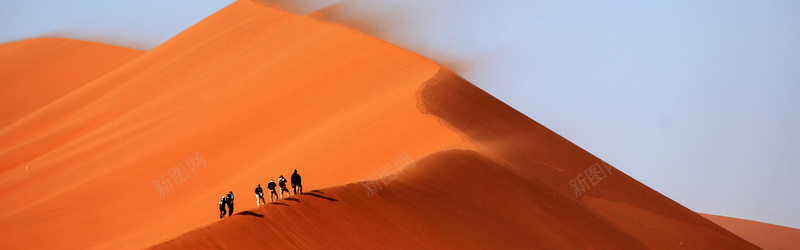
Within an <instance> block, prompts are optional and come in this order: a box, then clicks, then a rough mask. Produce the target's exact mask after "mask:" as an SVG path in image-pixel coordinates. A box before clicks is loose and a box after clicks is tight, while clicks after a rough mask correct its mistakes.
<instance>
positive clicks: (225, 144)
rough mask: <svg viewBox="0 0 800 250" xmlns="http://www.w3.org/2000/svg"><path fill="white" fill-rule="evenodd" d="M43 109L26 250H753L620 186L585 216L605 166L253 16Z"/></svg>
mask: <svg viewBox="0 0 800 250" xmlns="http://www.w3.org/2000/svg"><path fill="white" fill-rule="evenodd" d="M26 42H28V41H26ZM23 43H25V42H23ZM96 64H97V65H95V64H93V63H92V62H87V63H86V64H85V67H100V64H102V61H99V62H97V63H96ZM31 84H34V82H32V83H31ZM43 101H44V102H45V103H47V102H48V101H49V103H48V104H47V105H46V106H43V107H42V108H39V109H36V110H35V111H30V112H29V113H27V114H26V115H25V117H24V118H22V119H20V120H19V121H18V122H16V123H14V124H12V125H9V126H6V127H4V128H2V129H0V170H2V172H0V173H2V175H0V199H2V200H4V201H8V200H12V201H14V205H13V206H10V207H9V208H8V209H7V210H5V211H4V213H2V214H0V244H2V245H3V246H4V247H7V248H11V249H13V248H21V247H22V248H123V247H128V248H141V247H147V246H152V245H154V244H158V243H159V242H163V241H165V240H168V239H171V238H173V237H176V236H179V235H181V234H182V233H185V232H188V231H191V230H192V229H196V228H198V227H200V229H198V230H196V231H192V232H189V233H187V234H184V235H182V236H180V237H178V238H176V239H174V240H171V241H168V242H166V243H165V244H164V245H159V246H158V247H168V248H172V247H182V248H191V247H215V246H227V247H241V248H252V247H256V246H297V247H319V246H342V247H344V246H361V247H393V246H394V247H404V246H408V247H411V246H419V245H425V246H440V247H445V246H449V247H495V246H498V247H499V246H523V245H530V246H544V247H551V248H569V247H577V248H587V247H590V246H595V247H599V248H619V247H625V248H627V247H641V246H645V247H654V248H683V247H687V246H688V247H694V248H727V249H731V248H740V249H741V248H754V246H753V245H751V244H749V243H748V242H746V241H744V240H742V239H741V238H739V237H737V236H735V235H733V234H732V233H730V232H728V231H726V230H724V229H722V228H721V227H719V226H717V225H715V224H713V223H711V222H710V221H708V220H706V219H705V218H703V217H701V216H699V215H697V214H695V213H694V212H692V211H690V210H688V209H686V208H684V207H682V206H681V205H679V204H677V203H675V202H673V201H671V200H670V199H668V198H666V197H664V196H662V195H660V194H659V193H657V192H655V191H653V190H651V189H649V188H648V187H646V186H644V185H642V184H641V183H639V182H637V181H635V180H633V179H631V178H630V177H628V176H626V175H625V174H624V173H621V172H619V171H617V170H616V169H614V168H612V167H609V168H604V167H603V166H602V165H598V167H602V168H603V170H602V171H603V172H604V173H606V174H607V175H608V176H607V178H605V179H602V180H601V181H600V182H598V183H596V185H592V184H589V185H592V186H591V189H590V190H587V191H586V192H585V193H584V194H583V195H582V196H581V197H577V196H576V195H575V193H574V192H573V191H572V190H570V185H569V181H570V180H571V179H574V178H575V177H576V176H578V175H579V174H581V173H585V171H586V169H587V168H589V167H590V166H593V164H602V162H601V161H600V159H598V158H596V157H594V156H592V155H590V154H589V153H587V152H585V151H584V150H582V149H580V148H579V147H577V146H575V145H574V144H572V143H570V142H569V141H567V140H565V139H564V138H562V137H560V136H558V135H557V134H555V133H553V132H552V131H550V130H548V129H547V128H545V127H543V126H541V125H539V124H537V123H536V122H534V121H533V120H531V119H529V118H528V117H525V116H524V115H522V114H520V113H519V112H517V111H515V110H514V109H512V108H510V107H508V106H507V105H505V104H503V103H502V102H500V101H499V100H496V99H495V98H493V97H491V96H490V95H488V94H486V93H485V92H483V91H481V90H480V89H478V88H476V87H475V86H473V85H471V84H469V83H468V82H466V81H464V80H463V79H461V78H460V77H458V76H456V75H455V74H453V73H452V72H450V71H448V70H446V69H443V68H441V67H440V66H439V65H437V64H436V63H434V62H431V61H429V60H427V59H425V58H422V57H420V56H418V55H415V54H413V53H410V52H407V51H404V50H402V49H400V48H398V47H395V46H393V45H390V44H387V43H385V42H382V41H379V40H377V39H374V38H371V37H368V36H365V35H363V34H361V33H359V32H356V31H353V30H351V29H348V28H346V27H341V26H337V25H330V24H326V23H324V22H320V21H319V20H315V19H313V18H311V17H297V16H293V15H290V14H287V13H285V12H282V11H279V10H275V9H270V8H267V7H264V6H261V5H258V4H254V3H251V2H247V1H239V2H236V3H234V4H232V5H231V6H229V7H227V8H225V9H223V10H222V11H220V12H218V13H216V14H214V15H212V16H210V17H209V18H207V19H205V20H203V21H202V22H200V23H198V24H197V25H195V26H193V27H191V28H190V29H188V30H186V31H184V32H182V33H181V34H179V35H178V36H176V37H174V38H173V39H171V40H169V41H167V42H166V43H164V44H162V45H161V46H159V47H157V48H155V49H154V50H152V51H149V52H146V53H145V54H143V55H141V56H138V57H136V59H134V60H132V61H130V62H128V63H125V64H124V65H121V66H119V67H117V68H116V69H115V70H113V71H111V72H109V73H107V74H104V75H102V76H99V77H98V78H96V79H95V80H93V81H91V82H89V83H86V84H85V85H83V86H81V87H80V88H77V89H75V90H73V91H71V92H69V93H66V94H64V95H63V97H61V98H59V99H57V100H43ZM404 152H405V153H407V155H408V158H406V159H410V160H414V161H415V164H413V165H411V166H413V167H409V168H408V169H403V171H402V173H401V174H398V175H397V178H396V179H394V180H393V181H392V182H389V183H388V184H386V182H383V181H384V180H385V179H381V180H376V182H373V184H374V183H378V181H380V183H383V184H380V183H378V185H381V186H380V187H381V189H380V190H377V191H378V193H377V194H376V195H374V196H371V197H370V196H369V193H368V192H367V189H365V187H364V185H363V183H361V182H360V181H363V180H367V179H369V178H376V177H377V176H380V175H383V174H385V172H382V171H381V170H385V169H387V168H384V167H386V166H387V163H392V162H394V160H395V159H396V158H397V157H398V156H399V155H403V153H404ZM389 166H391V164H390V165H389ZM395 167H396V166H395ZM292 169H298V170H299V171H300V173H301V174H303V179H304V183H305V185H306V190H313V189H320V191H321V192H319V193H310V194H308V195H302V196H299V199H297V200H286V201H283V202H282V204H284V205H280V204H276V205H269V206H266V207H262V208H258V209H255V210H252V211H250V212H247V213H244V214H242V215H238V216H234V217H232V218H230V219H226V220H223V221H221V222H219V223H215V222H217V221H218V219H217V218H216V216H217V206H216V205H217V204H216V203H217V200H218V199H219V197H220V196H222V195H223V194H224V193H226V192H227V191H228V190H232V191H233V192H234V193H235V194H236V195H237V197H238V199H236V204H237V205H236V211H237V212H238V211H244V210H248V209H253V208H255V202H254V201H253V199H254V197H253V195H252V193H251V192H252V190H253V188H254V187H255V184H257V183H262V184H265V183H266V182H268V180H269V179H270V178H277V176H278V175H279V174H284V175H288V174H290V173H291V170H292ZM175 177H178V178H175ZM162 181H163V182H162ZM161 183H164V184H166V186H163V187H159V185H158V184H161ZM342 185H344V186H342ZM326 187H330V188H326ZM323 188H326V189H323ZM4 204H5V203H4ZM248 215H250V216H248ZM260 216H264V217H263V218H262V217H260ZM204 225H207V226H204ZM230 238H234V240H232V241H230V240H229V239H230Z"/></svg>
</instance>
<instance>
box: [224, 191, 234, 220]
mask: <svg viewBox="0 0 800 250" xmlns="http://www.w3.org/2000/svg"><path fill="white" fill-rule="evenodd" d="M225 198H227V199H228V217H231V215H232V214H233V191H230V192H228V196H227V197H225Z"/></svg>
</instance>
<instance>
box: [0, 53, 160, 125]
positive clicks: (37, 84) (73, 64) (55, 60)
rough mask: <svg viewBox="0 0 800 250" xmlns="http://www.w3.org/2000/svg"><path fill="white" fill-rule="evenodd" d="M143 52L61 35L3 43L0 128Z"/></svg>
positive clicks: (0, 55)
mask: <svg viewBox="0 0 800 250" xmlns="http://www.w3.org/2000/svg"><path fill="white" fill-rule="evenodd" d="M143 53H144V52H143V51H138V50H133V49H128V48H121V47H115V46H111V45H105V44H99V43H92V42H84V41H75V40H67V39H60V38H40V39H31V40H27V41H22V42H13V43H7V44H0V58H2V60H0V79H2V85H0V114H2V116H0V128H2V127H5V126H7V125H8V124H11V123H13V122H14V121H16V120H18V119H20V118H22V117H23V116H25V115H27V114H29V113H31V112H33V111H35V110H37V109H39V108H41V107H42V106H44V105H47V104H48V103H50V102H52V101H54V100H55V99H58V98H59V97H61V96H63V95H65V94H67V93H69V92H71V91H73V90H75V89H77V88H79V87H81V86H83V85H85V84H86V83H88V82H90V81H92V80H94V79H96V78H97V77H100V76H102V75H104V74H106V73H108V72H109V71H111V70H113V69H115V68H117V67H119V66H120V65H122V64H124V63H127V62H129V61H130V60H132V59H134V58H136V57H137V56H140V55H142V54H143Z"/></svg>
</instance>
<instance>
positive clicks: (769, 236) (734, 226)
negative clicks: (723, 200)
mask: <svg viewBox="0 0 800 250" xmlns="http://www.w3.org/2000/svg"><path fill="white" fill-rule="evenodd" d="M701 215H703V217H706V218H707V219H709V220H711V221H712V222H714V223H717V225H720V226H722V227H724V228H725V229H728V230H730V231H731V232H733V233H735V234H736V235H739V236H741V237H742V238H745V239H746V240H748V241H750V242H752V243H753V244H756V245H757V246H759V247H761V248H763V249H786V250H788V249H800V229H797V228H791V227H784V226H779V225H774V224H769V223H763V222H758V221H751V220H745V219H737V218H731V217H725V216H719V215H711V214H701Z"/></svg>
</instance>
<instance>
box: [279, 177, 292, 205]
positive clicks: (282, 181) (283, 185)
mask: <svg viewBox="0 0 800 250" xmlns="http://www.w3.org/2000/svg"><path fill="white" fill-rule="evenodd" d="M278 186H280V187H281V199H283V192H286V193H287V194H289V196H292V192H289V189H288V188H286V178H283V175H281V177H278Z"/></svg>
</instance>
